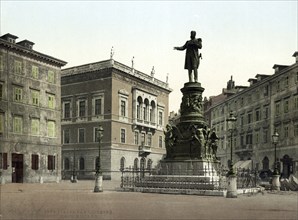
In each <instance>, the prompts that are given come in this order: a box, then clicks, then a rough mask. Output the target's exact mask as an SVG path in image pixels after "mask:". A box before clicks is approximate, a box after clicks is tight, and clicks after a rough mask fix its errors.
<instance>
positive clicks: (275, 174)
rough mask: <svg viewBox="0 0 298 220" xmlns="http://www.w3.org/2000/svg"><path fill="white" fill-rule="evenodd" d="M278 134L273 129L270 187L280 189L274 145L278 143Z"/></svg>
mask: <svg viewBox="0 0 298 220" xmlns="http://www.w3.org/2000/svg"><path fill="white" fill-rule="evenodd" d="M278 139H279V134H278V133H277V131H276V130H275V131H274V134H273V135H272V143H273V144H274V171H273V178H272V189H273V190H280V181H279V170H278V168H277V158H276V145H277V143H278Z"/></svg>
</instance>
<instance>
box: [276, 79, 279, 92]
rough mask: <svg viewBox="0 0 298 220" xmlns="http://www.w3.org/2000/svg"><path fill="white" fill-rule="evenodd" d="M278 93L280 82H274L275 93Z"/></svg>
mask: <svg viewBox="0 0 298 220" xmlns="http://www.w3.org/2000/svg"><path fill="white" fill-rule="evenodd" d="M279 91H280V82H279V81H277V82H276V92H279Z"/></svg>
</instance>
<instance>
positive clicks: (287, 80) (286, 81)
mask: <svg viewBox="0 0 298 220" xmlns="http://www.w3.org/2000/svg"><path fill="white" fill-rule="evenodd" d="M288 87H289V77H288V76H286V78H285V88H288Z"/></svg>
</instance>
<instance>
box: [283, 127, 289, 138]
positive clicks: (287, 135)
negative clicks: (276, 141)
mask: <svg viewBox="0 0 298 220" xmlns="http://www.w3.org/2000/svg"><path fill="white" fill-rule="evenodd" d="M284 131H285V138H288V137H289V127H288V126H285V129H284Z"/></svg>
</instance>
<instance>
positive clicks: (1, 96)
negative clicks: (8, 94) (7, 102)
mask: <svg viewBox="0 0 298 220" xmlns="http://www.w3.org/2000/svg"><path fill="white" fill-rule="evenodd" d="M2 98H3V84H2V83H0V100H2Z"/></svg>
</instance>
